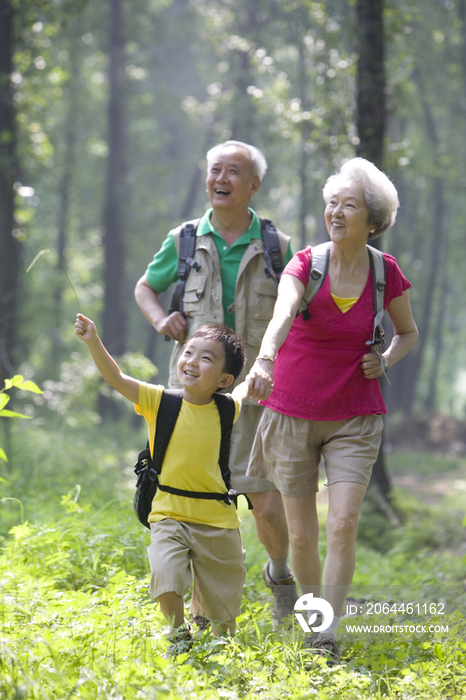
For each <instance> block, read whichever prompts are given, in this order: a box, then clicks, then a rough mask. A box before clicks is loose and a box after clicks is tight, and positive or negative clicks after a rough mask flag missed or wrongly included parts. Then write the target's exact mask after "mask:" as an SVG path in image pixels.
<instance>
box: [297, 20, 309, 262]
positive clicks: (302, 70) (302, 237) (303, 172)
mask: <svg viewBox="0 0 466 700" xmlns="http://www.w3.org/2000/svg"><path fill="white" fill-rule="evenodd" d="M303 39H304V37H303V35H302V32H300V33H299V36H298V49H299V98H300V100H301V109H302V110H303V112H308V111H310V100H309V94H308V86H309V80H308V79H307V74H306V73H307V71H306V54H305V46H304V41H303ZM310 131H311V130H310V124H309V121H308V120H307V119H306V120H304V121H303V122H302V125H301V147H300V151H301V153H300V163H299V179H300V182H301V195H300V201H299V247H300V250H303V249H304V248H305V247H306V245H307V227H306V217H307V212H308V199H309V195H308V189H309V180H308V176H307V168H308V163H309V155H308V153H307V151H306V142H307V141H308V139H309V134H310Z"/></svg>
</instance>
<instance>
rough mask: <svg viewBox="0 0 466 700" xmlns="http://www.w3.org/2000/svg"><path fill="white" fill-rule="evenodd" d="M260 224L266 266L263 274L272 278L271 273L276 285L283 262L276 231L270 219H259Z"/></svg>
mask: <svg viewBox="0 0 466 700" xmlns="http://www.w3.org/2000/svg"><path fill="white" fill-rule="evenodd" d="M260 222H261V233H262V240H263V241H264V246H265V251H264V258H265V263H266V265H267V267H266V269H265V274H266V275H267V277H272V271H273V272H274V273H275V281H276V283H277V285H278V283H279V281H280V275H281V274H282V270H283V260H282V251H281V248H280V241H279V239H278V233H277V229H276V228H275V225H274V224H273V223H272V221H270V219H260Z"/></svg>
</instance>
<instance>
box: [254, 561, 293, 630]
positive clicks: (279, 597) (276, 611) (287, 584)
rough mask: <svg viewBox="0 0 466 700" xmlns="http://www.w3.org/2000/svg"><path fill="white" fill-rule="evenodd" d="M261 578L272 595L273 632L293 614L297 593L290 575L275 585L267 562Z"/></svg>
mask: <svg viewBox="0 0 466 700" xmlns="http://www.w3.org/2000/svg"><path fill="white" fill-rule="evenodd" d="M262 578H263V579H264V583H265V585H266V586H267V588H270V590H271V591H272V593H273V622H272V628H273V630H274V632H275V631H276V630H277V629H278V628H279V626H280V625H281V624H283V623H284V622H285V621H286V618H288V617H289V616H290V615H293V614H294V604H295V603H296V601H297V600H298V598H299V596H298V591H297V590H296V584H295V582H294V576H293V574H292V573H290V575H289V576H288V577H287V578H281V579H279V580H278V581H277V583H275V581H272V579H271V578H270V576H269V562H267V563H266V564H265V565H264V568H263V569H262Z"/></svg>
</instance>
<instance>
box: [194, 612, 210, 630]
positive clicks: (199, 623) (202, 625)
mask: <svg viewBox="0 0 466 700" xmlns="http://www.w3.org/2000/svg"><path fill="white" fill-rule="evenodd" d="M193 624H194V625H196V627H197V633H196V634H202V632H205V631H206V629H209V627H210V624H209V620H207V619H206V618H205V617H202V615H193Z"/></svg>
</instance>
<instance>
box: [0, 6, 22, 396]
mask: <svg viewBox="0 0 466 700" xmlns="http://www.w3.org/2000/svg"><path fill="white" fill-rule="evenodd" d="M12 71H13V5H12V3H11V2H10V1H9V0H0V136H1V138H0V249H1V253H0V387H1V386H3V383H4V379H6V378H7V377H8V376H10V375H12V374H14V365H15V361H14V351H15V345H16V326H17V318H16V302H17V296H18V278H19V259H20V250H21V246H20V243H19V240H18V237H17V235H16V230H15V221H14V189H13V185H14V182H15V180H16V178H17V177H18V175H17V172H18V168H17V161H16V125H15V113H14V106H13V89H12V85H11V80H10V76H11V73H12Z"/></svg>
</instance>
